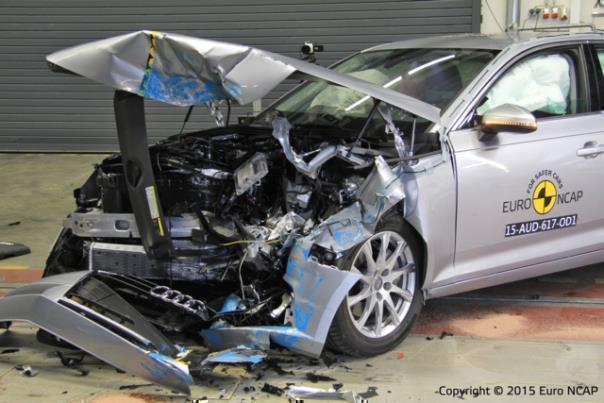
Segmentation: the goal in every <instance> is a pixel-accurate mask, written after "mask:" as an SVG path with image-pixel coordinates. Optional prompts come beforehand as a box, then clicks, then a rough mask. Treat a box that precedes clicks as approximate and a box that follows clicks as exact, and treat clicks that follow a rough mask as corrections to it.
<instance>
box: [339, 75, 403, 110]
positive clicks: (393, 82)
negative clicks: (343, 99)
mask: <svg viewBox="0 0 604 403" xmlns="http://www.w3.org/2000/svg"><path fill="white" fill-rule="evenodd" d="M402 79H403V76H398V77H396V78H395V79H394V80H391V81H388V82H387V83H386V84H384V85H382V87H384V88H390V87H392V86H393V85H394V84H396V83H398V82H399V81H401V80H402ZM369 98H371V97H370V96H368V95H365V96H364V97H363V98H361V99H359V100H358V101H356V102H355V103H353V104H352V105H350V106H349V107H348V108H346V109H344V111H345V112H348V111H350V110H351V109H354V108H356V107H357V106H359V105H360V104H362V103H363V102H365V101H367V100H368V99H369Z"/></svg>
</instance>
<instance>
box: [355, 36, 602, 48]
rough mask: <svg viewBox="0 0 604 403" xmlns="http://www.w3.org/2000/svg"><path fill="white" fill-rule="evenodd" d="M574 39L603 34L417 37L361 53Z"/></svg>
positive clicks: (496, 46) (498, 46)
mask: <svg viewBox="0 0 604 403" xmlns="http://www.w3.org/2000/svg"><path fill="white" fill-rule="evenodd" d="M568 38H573V39H577V40H590V39H592V40H598V39H599V40H602V39H604V32H602V31H592V32H585V33H583V32H581V33H570V32H538V31H537V32H536V31H522V32H518V33H517V34H516V33H510V34H509V35H507V34H505V33H501V34H495V35H483V34H458V35H438V36H425V37H420V38H413V39H406V40H402V41H396V42H390V43H385V44H382V45H377V46H374V47H371V48H369V49H365V50H364V51H363V52H369V51H377V50H394V49H418V48H432V49H437V48H449V49H450V48H455V49H492V50H502V49H504V48H506V47H508V46H510V45H512V44H516V43H522V42H528V41H534V42H535V44H537V43H541V42H543V43H548V42H556V41H564V40H568Z"/></svg>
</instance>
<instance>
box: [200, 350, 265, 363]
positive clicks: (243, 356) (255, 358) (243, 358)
mask: <svg viewBox="0 0 604 403" xmlns="http://www.w3.org/2000/svg"><path fill="white" fill-rule="evenodd" d="M265 358H266V353H265V352H264V351H260V350H254V349H251V348H248V347H244V346H239V347H235V348H230V349H228V350H223V351H218V352H215V353H210V354H209V355H208V356H207V358H206V359H204V360H203V362H202V363H201V365H202V366H206V365H213V364H251V365H256V364H259V363H260V362H262V361H263V360H264V359H265Z"/></svg>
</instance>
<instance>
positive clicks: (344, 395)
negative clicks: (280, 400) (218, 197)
mask: <svg viewBox="0 0 604 403" xmlns="http://www.w3.org/2000/svg"><path fill="white" fill-rule="evenodd" d="M287 397H288V398H289V399H290V401H292V400H293V401H295V402H298V401H302V400H304V399H314V400H331V401H333V400H343V401H346V402H351V403H364V402H366V401H367V400H365V399H363V398H361V397H359V396H358V395H357V394H355V393H354V392H340V391H338V390H335V389H319V388H311V387H308V386H290V387H289V389H288V390H287Z"/></svg>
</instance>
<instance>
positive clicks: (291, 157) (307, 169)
mask: <svg viewBox="0 0 604 403" xmlns="http://www.w3.org/2000/svg"><path fill="white" fill-rule="evenodd" d="M272 126H273V137H274V138H275V139H276V140H277V141H278V142H279V144H280V145H281V149H282V150H283V154H285V158H287V160H288V161H289V162H291V163H292V165H293V166H294V167H295V168H296V169H297V170H298V171H299V172H301V173H303V174H304V175H307V176H309V177H310V178H312V179H316V178H317V175H318V174H319V169H320V168H321V167H322V166H323V164H325V163H326V162H327V161H329V160H330V159H332V158H333V157H336V156H337V157H339V158H342V159H344V160H347V161H349V162H350V163H352V164H357V165H361V164H364V163H366V162H367V161H366V160H365V159H363V158H360V157H358V156H355V155H353V154H351V153H350V152H349V150H350V149H349V148H348V147H345V146H341V145H340V146H336V145H328V146H325V147H323V148H321V150H320V151H319V152H318V153H317V154H316V155H315V156H314V157H313V158H312V159H311V160H310V161H308V162H306V161H305V160H304V158H302V156H300V155H298V154H297V153H296V152H295V151H294V149H293V148H292V146H291V143H290V141H289V131H290V129H291V124H290V123H289V121H288V120H287V118H284V117H276V118H275V119H273V121H272ZM401 141H402V140H401Z"/></svg>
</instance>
